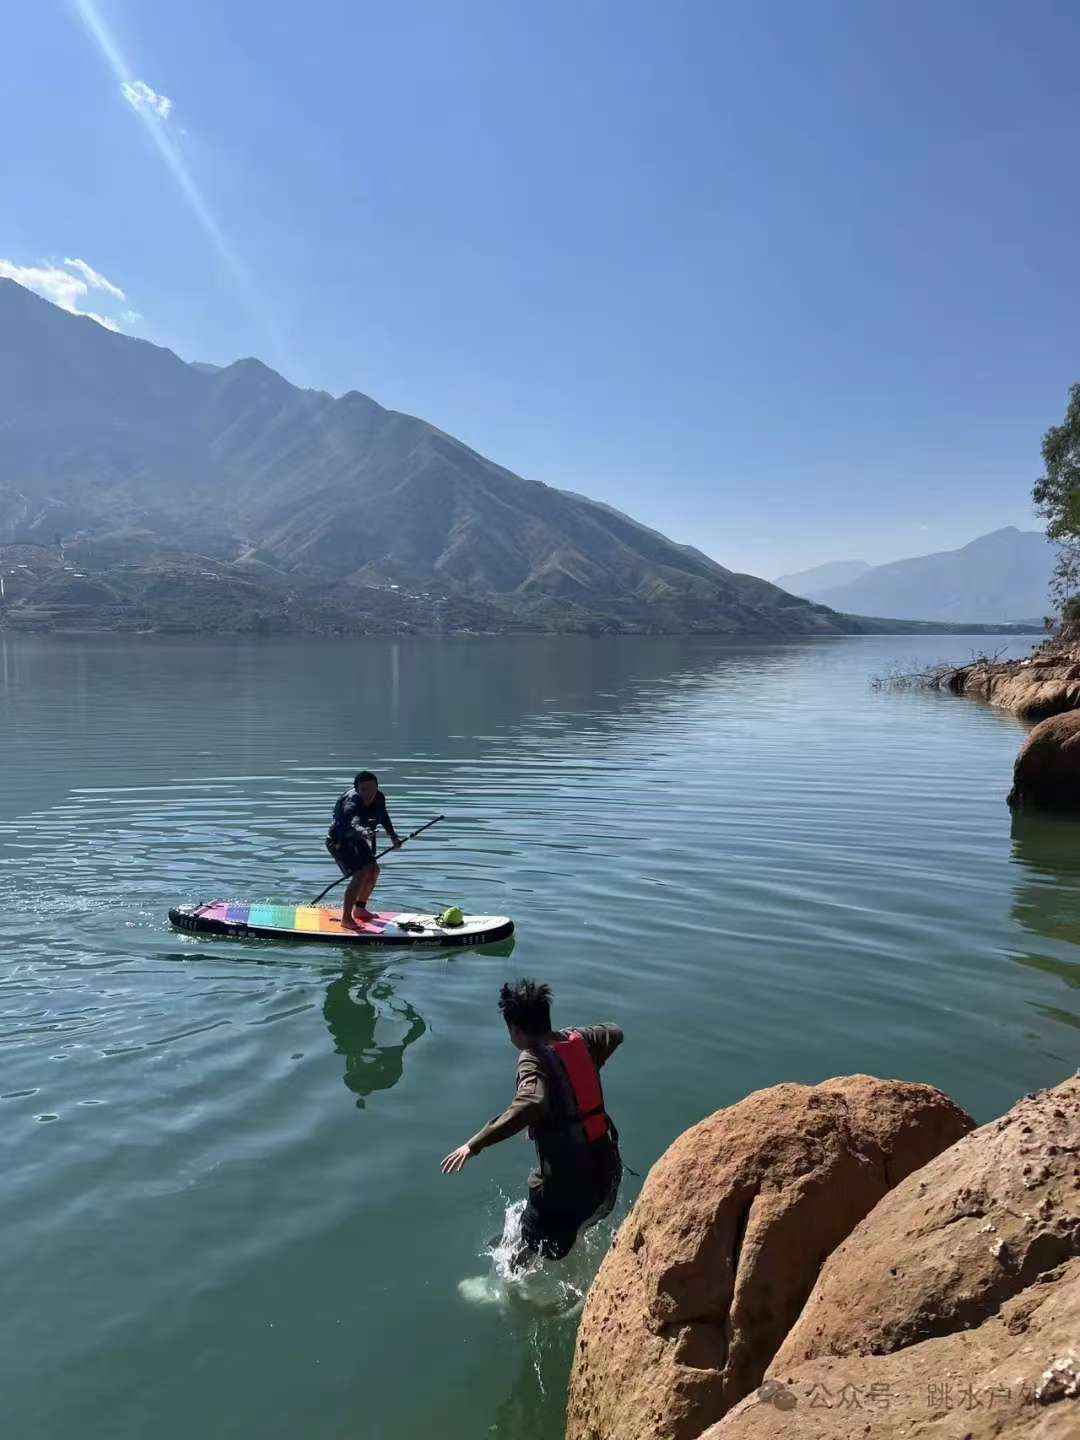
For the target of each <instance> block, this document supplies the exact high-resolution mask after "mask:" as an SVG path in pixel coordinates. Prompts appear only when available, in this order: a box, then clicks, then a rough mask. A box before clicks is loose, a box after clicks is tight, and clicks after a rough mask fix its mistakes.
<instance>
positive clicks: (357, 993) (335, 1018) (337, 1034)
mask: <svg viewBox="0 0 1080 1440" xmlns="http://www.w3.org/2000/svg"><path fill="white" fill-rule="evenodd" d="M323 1017H324V1018H325V1020H326V1025H327V1029H328V1030H329V1031H330V1034H331V1036H332V1037H333V1041H334V1049H335V1051H336V1052H337V1054H338V1055H344V1057H345V1084H346V1086H347V1087H348V1088H349V1089H350V1090H351V1091H352V1092H353V1094H354V1095H355V1096H356V1103H357V1105H359V1106H360V1107H361V1108H363V1104H364V1098H365V1096H368V1095H370V1094H372V1093H373V1092H374V1091H376V1090H389V1089H391V1088H392V1086H394V1085H396V1084H397V1082H398V1081H399V1080H400V1079H401V1076H402V1073H403V1071H404V1069H405V1051H406V1050H407V1049H408V1048H409V1046H410V1045H411V1044H412V1043H413V1041H414V1040H419V1039H420V1036H421V1035H423V1033H424V1031H425V1030H426V1029H427V1025H426V1024H425V1023H424V1018H423V1016H422V1015H420V1014H419V1013H418V1012H417V1011H416V1010H414V1009H413V1007H412V1006H411V1005H410V1004H409V1003H408V1002H407V1001H404V1000H398V1001H395V1000H394V991H393V988H392V986H391V985H390V982H389V980H387V979H386V978H385V976H383V975H371V976H365V977H363V978H360V977H358V975H357V973H356V971H355V969H350V970H347V971H346V972H345V974H344V975H340V976H339V977H338V978H337V979H336V980H331V982H330V984H329V985H328V986H327V987H326V999H325V1001H324V1002H323ZM389 1023H396V1025H397V1027H398V1031H399V1033H400V1032H401V1030H402V1029H404V1033H403V1034H401V1038H400V1039H399V1040H397V1041H396V1042H395V1043H394V1044H390V1045H385V1044H378V1043H377V1042H376V1039H375V1035H376V1031H377V1030H378V1029H379V1028H380V1027H381V1026H384V1025H386V1024H389Z"/></svg>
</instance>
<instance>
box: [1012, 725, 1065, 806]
mask: <svg viewBox="0 0 1080 1440" xmlns="http://www.w3.org/2000/svg"><path fill="white" fill-rule="evenodd" d="M1009 804H1010V805H1013V806H1028V805H1030V806H1037V807H1039V808H1040V809H1044V810H1080V710H1074V711H1072V712H1071V713H1070V714H1068V715H1055V716H1053V718H1052V719H1050V720H1044V721H1043V722H1042V724H1041V725H1036V726H1035V729H1034V730H1032V732H1031V734H1030V735H1029V736H1028V737H1027V739H1026V740H1025V741H1024V743H1023V745H1022V746H1021V749H1020V754H1019V755H1018V756H1017V757H1016V766H1015V768H1014V770H1013V788H1012V791H1011V793H1010V795H1009Z"/></svg>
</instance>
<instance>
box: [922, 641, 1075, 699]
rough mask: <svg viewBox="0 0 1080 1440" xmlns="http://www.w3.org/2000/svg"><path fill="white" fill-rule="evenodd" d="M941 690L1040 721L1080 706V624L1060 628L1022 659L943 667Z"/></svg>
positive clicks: (940, 681) (940, 682)
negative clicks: (1057, 633)
mask: <svg viewBox="0 0 1080 1440" xmlns="http://www.w3.org/2000/svg"><path fill="white" fill-rule="evenodd" d="M938 683H939V684H940V686H941V688H942V689H943V690H950V691H951V692H952V693H953V694H954V695H966V696H969V697H970V698H972V699H976V700H985V701H986V702H987V703H988V704H990V705H996V706H998V707H999V708H1000V709H1002V710H1011V711H1012V713H1013V714H1014V715H1020V716H1022V717H1023V718H1024V719H1025V720H1045V719H1047V717H1048V716H1050V715H1060V714H1062V713H1063V712H1064V711H1066V710H1075V709H1077V707H1080V627H1078V626H1077V625H1076V624H1073V625H1070V626H1066V627H1064V628H1063V629H1062V632H1061V634H1060V636H1058V638H1057V639H1055V640H1050V641H1047V642H1045V643H1044V644H1043V645H1041V646H1039V648H1038V649H1037V650H1035V651H1034V653H1033V654H1032V655H1031V656H1030V657H1029V658H1028V659H1026V660H1004V661H978V662H976V663H975V664H973V665H962V666H960V667H959V668H958V669H956V670H948V671H946V672H945V673H944V674H943V675H942V676H941V678H940V680H939V682H938Z"/></svg>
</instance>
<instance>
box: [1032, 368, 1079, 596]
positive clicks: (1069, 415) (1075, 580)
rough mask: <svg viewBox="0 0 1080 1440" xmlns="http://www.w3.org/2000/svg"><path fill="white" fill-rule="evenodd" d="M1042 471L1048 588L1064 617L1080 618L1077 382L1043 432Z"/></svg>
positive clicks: (1039, 505) (1038, 495)
mask: <svg viewBox="0 0 1080 1440" xmlns="http://www.w3.org/2000/svg"><path fill="white" fill-rule="evenodd" d="M1042 455H1043V464H1044V465H1045V466H1046V474H1045V475H1043V476H1042V477H1041V478H1040V479H1038V480H1036V481H1035V489H1034V491H1033V492H1032V494H1033V497H1034V500H1035V508H1036V510H1038V512H1039V514H1040V515H1042V516H1043V517H1044V518H1045V520H1046V533H1047V535H1048V537H1049V538H1050V539H1051V540H1056V541H1057V544H1058V558H1057V563H1056V565H1055V567H1054V582H1053V585H1052V587H1051V588H1052V592H1053V595H1054V598H1055V599H1056V600H1057V601H1059V602H1060V604H1061V607H1062V611H1063V612H1064V613H1065V615H1066V618H1069V619H1076V618H1080V617H1078V616H1076V615H1074V614H1073V613H1072V612H1073V611H1074V610H1076V609H1077V608H1078V599H1080V597H1077V596H1076V591H1077V590H1078V589H1080V384H1076V385H1074V386H1072V388H1071V389H1070V391H1069V406H1068V409H1067V410H1066V411H1065V422H1064V424H1062V425H1052V426H1051V427H1050V429H1049V430H1047V432H1046V434H1045V435H1044V436H1043V442H1042Z"/></svg>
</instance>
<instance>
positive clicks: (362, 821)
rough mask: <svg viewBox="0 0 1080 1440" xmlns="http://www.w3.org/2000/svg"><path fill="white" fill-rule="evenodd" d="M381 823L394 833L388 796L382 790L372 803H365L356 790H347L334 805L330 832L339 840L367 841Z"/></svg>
mask: <svg viewBox="0 0 1080 1440" xmlns="http://www.w3.org/2000/svg"><path fill="white" fill-rule="evenodd" d="M379 825H381V826H382V827H383V829H384V830H385V831H386V833H387V834H388V835H391V836H392V835H393V834H394V825H393V821H392V820H391V819H390V816H389V814H388V813H387V809H386V796H385V795H384V794H383V793H382V791H381V790H380V791H379V792H378V793H377V794H376V796H375V799H374V800H373V801H372V802H371V804H370V805H365V804H364V801H363V799H362V797H361V796H360V794H359V793H358V792H357V791H356V790H346V791H345V794H344V795H342V796H341V798H340V799H339V800H338V802H337V804H336V805H335V806H334V819H333V823H332V824H331V826H330V834H331V835H332V836H333V837H334V839H335V840H337V841H339V842H341V841H348V840H350V839H353V838H358V839H361V840H365V841H366V840H367V837H368V835H369V834H370V833H371V832H372V831H373V830H374V829H375V828H376V827H377V826H379Z"/></svg>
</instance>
